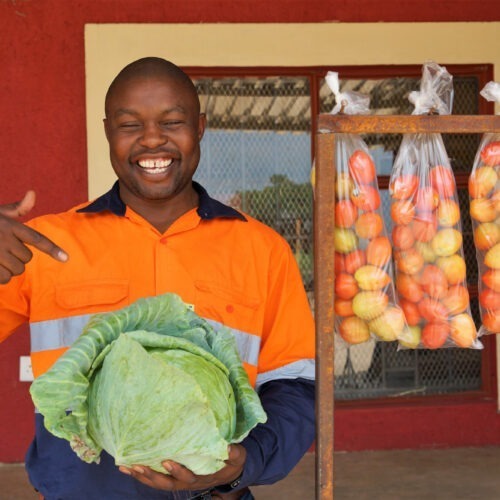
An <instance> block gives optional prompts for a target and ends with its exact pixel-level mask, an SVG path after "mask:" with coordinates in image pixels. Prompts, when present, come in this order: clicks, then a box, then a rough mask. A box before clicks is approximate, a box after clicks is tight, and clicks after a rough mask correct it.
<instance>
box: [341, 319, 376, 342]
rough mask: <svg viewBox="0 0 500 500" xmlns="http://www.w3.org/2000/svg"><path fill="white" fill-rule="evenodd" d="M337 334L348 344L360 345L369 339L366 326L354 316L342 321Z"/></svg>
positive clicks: (368, 331)
mask: <svg viewBox="0 0 500 500" xmlns="http://www.w3.org/2000/svg"><path fill="white" fill-rule="evenodd" d="M339 334H340V336H341V337H342V338H343V339H344V340H345V341H346V342H347V343H348V344H361V343H362V342H366V341H367V340H369V339H370V330H368V325H367V324H366V323H365V322H364V321H363V320H362V319H360V318H358V317H356V316H350V317H348V318H345V319H344V320H342V322H341V323H340V325H339Z"/></svg>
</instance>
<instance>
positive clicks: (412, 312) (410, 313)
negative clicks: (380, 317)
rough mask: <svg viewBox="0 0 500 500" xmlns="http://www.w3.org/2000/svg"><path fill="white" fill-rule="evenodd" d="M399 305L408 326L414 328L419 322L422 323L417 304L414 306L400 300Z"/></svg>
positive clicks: (413, 303) (411, 303)
mask: <svg viewBox="0 0 500 500" xmlns="http://www.w3.org/2000/svg"><path fill="white" fill-rule="evenodd" d="M399 303H400V305H401V309H403V312H404V314H405V318H406V322H407V323H408V325H410V326H416V325H418V324H419V323H420V321H422V316H420V313H419V312H418V306H417V304H415V302H410V301H409V300H406V299H400V301H399Z"/></svg>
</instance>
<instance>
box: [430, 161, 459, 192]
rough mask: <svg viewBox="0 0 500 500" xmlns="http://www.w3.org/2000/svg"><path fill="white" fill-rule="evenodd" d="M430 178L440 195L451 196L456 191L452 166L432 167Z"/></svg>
mask: <svg viewBox="0 0 500 500" xmlns="http://www.w3.org/2000/svg"><path fill="white" fill-rule="evenodd" d="M429 178H430V180H431V185H432V187H433V188H434V189H435V190H436V191H437V192H438V194H439V196H440V197H443V198H450V197H451V196H453V194H454V193H455V177H454V176H453V171H452V170H451V168H450V167H445V166H442V165H438V166H436V167H434V168H431V171H430V173H429Z"/></svg>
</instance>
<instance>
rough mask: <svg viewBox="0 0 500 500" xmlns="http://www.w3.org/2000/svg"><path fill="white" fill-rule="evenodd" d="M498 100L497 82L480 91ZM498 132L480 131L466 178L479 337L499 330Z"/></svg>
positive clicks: (499, 219)
mask: <svg viewBox="0 0 500 500" xmlns="http://www.w3.org/2000/svg"><path fill="white" fill-rule="evenodd" d="M481 95H482V96H483V97H485V98H486V99H487V100H488V101H494V102H497V103H500V83H496V82H489V83H488V84H487V85H486V86H485V87H484V89H483V90H482V91H481ZM499 175H500V133H495V134H493V133H488V134H484V135H483V137H482V139H481V143H480V145H479V149H478V151H477V153H476V157H475V159H474V164H473V167H472V171H471V174H470V177H469V213H470V216H471V221H472V229H473V233H474V245H475V248H476V258H477V265H478V272H479V279H478V293H479V312H480V314H481V320H482V325H481V327H480V328H479V336H482V335H486V334H491V333H500V179H499Z"/></svg>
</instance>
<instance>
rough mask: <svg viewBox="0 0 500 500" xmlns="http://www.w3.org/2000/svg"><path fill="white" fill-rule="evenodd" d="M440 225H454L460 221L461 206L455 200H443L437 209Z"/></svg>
mask: <svg viewBox="0 0 500 500" xmlns="http://www.w3.org/2000/svg"><path fill="white" fill-rule="evenodd" d="M437 219H438V225H439V226H441V227H452V226H454V225H456V224H458V222H459V221H460V207H459V206H458V203H457V202H456V201H455V200H452V199H444V200H441V202H440V203H439V206H438V209H437Z"/></svg>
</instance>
